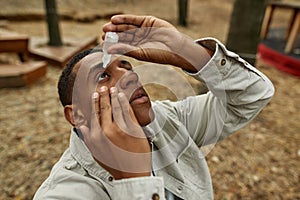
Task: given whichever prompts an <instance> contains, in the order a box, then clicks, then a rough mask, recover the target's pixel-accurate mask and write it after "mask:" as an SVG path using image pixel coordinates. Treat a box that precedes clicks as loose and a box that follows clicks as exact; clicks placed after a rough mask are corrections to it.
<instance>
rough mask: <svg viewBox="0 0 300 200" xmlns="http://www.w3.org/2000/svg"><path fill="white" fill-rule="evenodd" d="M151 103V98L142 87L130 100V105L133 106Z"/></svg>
mask: <svg viewBox="0 0 300 200" xmlns="http://www.w3.org/2000/svg"><path fill="white" fill-rule="evenodd" d="M148 101H149V97H148V95H147V94H146V92H145V90H144V89H143V88H142V87H140V88H138V89H136V90H135V91H134V93H133V94H132V95H131V98H130V100H129V103H130V104H131V105H137V104H143V103H146V102H148Z"/></svg>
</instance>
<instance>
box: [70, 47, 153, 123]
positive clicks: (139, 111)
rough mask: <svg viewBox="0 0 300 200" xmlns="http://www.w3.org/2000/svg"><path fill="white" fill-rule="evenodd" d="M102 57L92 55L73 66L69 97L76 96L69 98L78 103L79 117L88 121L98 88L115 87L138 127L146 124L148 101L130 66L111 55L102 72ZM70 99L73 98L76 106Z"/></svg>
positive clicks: (148, 110) (151, 112) (149, 107)
mask: <svg viewBox="0 0 300 200" xmlns="http://www.w3.org/2000/svg"><path fill="white" fill-rule="evenodd" d="M102 55H103V53H102V52H96V53H92V54H90V55H87V56H86V57H84V58H83V59H82V60H81V61H79V62H78V63H77V64H76V66H75V68H74V70H75V71H77V77H76V81H75V85H74V88H75V89H74V91H75V93H74V91H73V95H77V96H78V97H76V98H74V96H73V103H74V104H80V106H79V107H80V110H81V111H82V113H83V115H84V116H85V118H86V119H90V117H89V115H90V113H91V106H90V105H91V96H92V93H93V92H95V91H97V92H98V93H99V92H100V88H101V87H102V86H106V87H107V88H108V89H109V88H111V87H116V88H117V89H118V91H119V92H123V93H124V94H125V95H126V97H127V99H128V101H129V104H130V106H131V107H132V110H133V112H134V114H135V116H136V118H137V120H138V122H139V124H140V125H141V126H145V125H147V124H149V123H150V122H151V121H152V119H153V111H152V108H151V102H150V99H149V97H148V94H147V93H146V91H145V90H144V88H143V87H142V85H141V83H140V82H139V78H138V75H137V74H136V73H135V72H133V71H132V66H131V64H130V63H129V62H128V61H126V60H122V59H119V58H116V56H114V57H112V59H111V63H110V64H109V65H108V66H107V67H106V68H105V69H104V68H103V63H102ZM76 90H77V92H76ZM74 99H77V100H76V101H77V103H76V102H74ZM78 101H79V102H78Z"/></svg>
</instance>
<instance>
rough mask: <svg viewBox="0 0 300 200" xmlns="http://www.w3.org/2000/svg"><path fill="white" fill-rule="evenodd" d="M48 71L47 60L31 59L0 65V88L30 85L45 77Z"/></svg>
mask: <svg viewBox="0 0 300 200" xmlns="http://www.w3.org/2000/svg"><path fill="white" fill-rule="evenodd" d="M46 72H47V62H45V61H29V62H24V63H22V64H18V65H13V64H1V65H0V88H10V87H21V86H28V85H30V84H32V83H34V82H36V81H37V80H38V79H40V78H41V77H44V76H45V75H46Z"/></svg>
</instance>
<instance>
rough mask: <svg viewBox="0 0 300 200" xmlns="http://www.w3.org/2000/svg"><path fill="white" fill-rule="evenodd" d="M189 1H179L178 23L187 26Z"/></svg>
mask: <svg viewBox="0 0 300 200" xmlns="http://www.w3.org/2000/svg"><path fill="white" fill-rule="evenodd" d="M187 16H188V0H178V23H179V25H181V26H187Z"/></svg>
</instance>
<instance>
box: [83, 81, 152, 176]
mask: <svg viewBox="0 0 300 200" xmlns="http://www.w3.org/2000/svg"><path fill="white" fill-rule="evenodd" d="M92 99H93V105H94V106H93V109H92V110H93V113H92V117H91V123H90V125H89V127H87V126H81V127H80V130H81V132H82V134H83V136H84V142H85V143H86V145H87V147H88V148H89V150H90V151H91V153H92V155H93V156H94V158H95V159H96V160H97V162H98V163H99V164H100V165H101V166H102V167H103V168H105V169H106V170H107V171H109V172H110V173H111V174H112V175H113V176H114V177H115V178H116V179H121V178H130V177H138V176H149V175H150V170H151V152H150V151H151V150H150V145H149V143H148V140H147V138H146V136H145V134H144V132H143V130H142V128H141V127H140V126H139V124H138V122H137V120H136V118H135V116H134V113H133V111H132V109H131V107H130V105H129V103H128V100H127V98H126V97H125V95H124V94H123V93H118V91H117V89H116V88H111V90H110V94H109V91H108V89H107V87H105V86H104V87H102V88H101V91H100V94H98V93H94V94H93V98H92Z"/></svg>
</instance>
